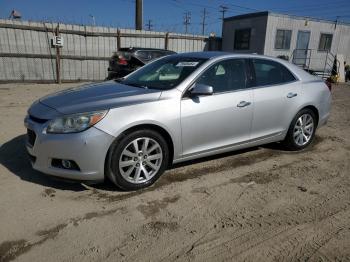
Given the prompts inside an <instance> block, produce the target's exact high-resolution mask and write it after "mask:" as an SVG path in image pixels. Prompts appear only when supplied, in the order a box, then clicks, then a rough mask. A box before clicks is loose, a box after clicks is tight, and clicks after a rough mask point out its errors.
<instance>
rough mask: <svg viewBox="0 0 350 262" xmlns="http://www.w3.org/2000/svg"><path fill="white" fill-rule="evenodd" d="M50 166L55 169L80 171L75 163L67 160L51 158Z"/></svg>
mask: <svg viewBox="0 0 350 262" xmlns="http://www.w3.org/2000/svg"><path fill="white" fill-rule="evenodd" d="M51 166H53V167H55V168H62V169H67V170H76V171H80V168H79V166H78V164H77V163H76V162H75V161H73V160H69V159H58V158H53V159H52V161H51Z"/></svg>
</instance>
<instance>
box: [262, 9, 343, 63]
mask: <svg viewBox="0 0 350 262" xmlns="http://www.w3.org/2000/svg"><path fill="white" fill-rule="evenodd" d="M277 29H289V30H292V38H291V44H290V49H289V50H276V49H275V39H276V31H277ZM299 30H301V31H310V42H309V49H312V56H311V57H312V59H311V68H314V69H322V68H323V67H324V60H325V56H326V53H325V52H324V51H318V45H319V41H320V36H321V33H327V34H332V35H333V40H332V46H331V53H333V54H334V55H335V54H337V53H338V54H342V55H343V56H344V58H345V61H348V63H350V25H343V24H338V25H337V26H335V23H330V22H322V21H313V20H311V19H305V18H297V17H287V16H283V15H281V16H279V15H276V14H271V15H269V17H268V21H267V30H266V40H265V50H264V54H265V55H269V56H274V57H276V56H279V55H288V56H289V57H291V55H292V52H293V50H294V49H295V48H296V42H297V36H298V31H299Z"/></svg>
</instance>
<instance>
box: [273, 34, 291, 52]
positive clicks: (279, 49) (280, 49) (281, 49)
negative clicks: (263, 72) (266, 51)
mask: <svg viewBox="0 0 350 262" xmlns="http://www.w3.org/2000/svg"><path fill="white" fill-rule="evenodd" d="M278 31H289V32H290V39H289V47H288V48H287V49H286V48H277V47H276V40H277V32H278ZM292 37H293V30H292V29H287V28H276V33H275V44H274V49H275V50H278V51H283V50H285V51H288V50H290V46H291V43H292Z"/></svg>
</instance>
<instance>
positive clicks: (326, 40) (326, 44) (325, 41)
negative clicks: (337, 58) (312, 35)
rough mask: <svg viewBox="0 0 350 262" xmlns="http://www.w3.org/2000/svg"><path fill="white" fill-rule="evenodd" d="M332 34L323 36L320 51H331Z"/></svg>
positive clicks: (319, 46)
mask: <svg viewBox="0 0 350 262" xmlns="http://www.w3.org/2000/svg"><path fill="white" fill-rule="evenodd" d="M332 39H333V35H332V34H321V37H320V43H319V45H318V51H330V50H331V46H332Z"/></svg>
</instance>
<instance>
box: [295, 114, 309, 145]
mask: <svg viewBox="0 0 350 262" xmlns="http://www.w3.org/2000/svg"><path fill="white" fill-rule="evenodd" d="M313 133H314V119H313V118H312V116H311V115H310V114H303V115H301V116H300V117H299V118H298V120H297V121H296V123H295V126H294V131H293V138H294V142H295V143H296V144H297V145H298V146H303V145H305V144H307V143H308V142H309V141H310V139H311V137H312V135H313Z"/></svg>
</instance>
